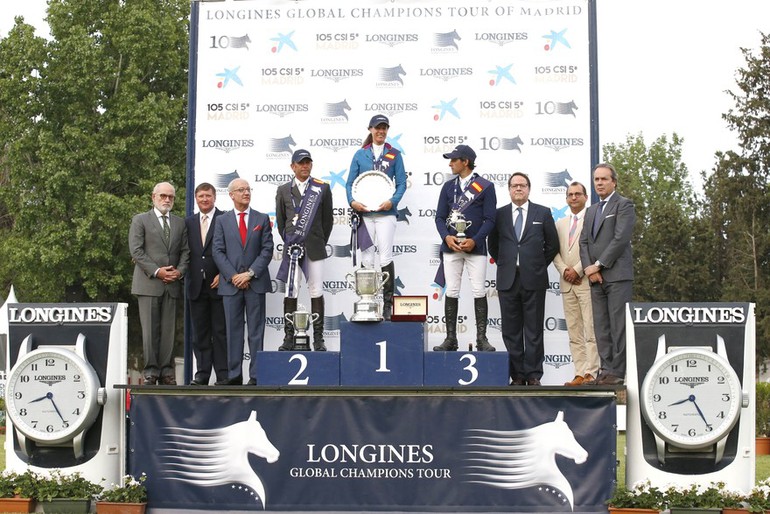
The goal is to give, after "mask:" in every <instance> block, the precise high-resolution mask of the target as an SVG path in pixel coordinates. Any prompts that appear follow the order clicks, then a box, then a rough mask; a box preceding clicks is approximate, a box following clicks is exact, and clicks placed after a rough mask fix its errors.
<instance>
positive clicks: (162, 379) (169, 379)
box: [160, 375, 176, 386]
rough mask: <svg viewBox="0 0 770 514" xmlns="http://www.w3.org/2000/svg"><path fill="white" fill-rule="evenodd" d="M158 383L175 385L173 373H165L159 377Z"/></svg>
mask: <svg viewBox="0 0 770 514" xmlns="http://www.w3.org/2000/svg"><path fill="white" fill-rule="evenodd" d="M160 383H161V384H163V385H165V386H175V385H176V378H174V376H173V375H166V376H165V377H160Z"/></svg>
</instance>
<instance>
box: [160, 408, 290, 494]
mask: <svg viewBox="0 0 770 514" xmlns="http://www.w3.org/2000/svg"><path fill="white" fill-rule="evenodd" d="M161 437H162V445H161V450H160V452H159V453H160V454H161V456H162V457H163V461H164V462H166V463H167V468H166V469H165V474H166V476H165V478H168V479H170V480H179V481H182V482H187V483H188V484H194V485H197V486H203V487H212V486H216V485H223V484H232V483H238V484H243V485H244V486H246V487H248V488H250V489H252V490H253V491H254V493H255V494H256V495H257V497H258V498H259V500H260V502H262V508H263V509H264V508H265V505H266V504H267V500H266V497H265V487H264V485H263V484H262V481H261V480H260V479H259V477H258V476H257V474H256V473H255V472H254V470H253V469H252V468H251V465H250V464H249V455H248V454H249V453H253V454H254V455H256V456H258V457H261V458H263V459H265V460H266V461H267V462H269V463H271V464H272V463H273V462H276V461H277V460H278V457H279V456H280V452H279V451H278V450H277V449H276V447H275V446H273V444H272V443H271V442H270V440H269V439H268V438H267V434H266V433H265V430H264V429H263V428H262V425H261V424H260V423H259V421H257V411H251V414H250V415H249V419H248V420H246V421H241V422H240V423H236V424H234V425H230V426H229V427H224V428H215V429H196V428H178V427H168V428H166V429H164V430H163V435H162V436H161Z"/></svg>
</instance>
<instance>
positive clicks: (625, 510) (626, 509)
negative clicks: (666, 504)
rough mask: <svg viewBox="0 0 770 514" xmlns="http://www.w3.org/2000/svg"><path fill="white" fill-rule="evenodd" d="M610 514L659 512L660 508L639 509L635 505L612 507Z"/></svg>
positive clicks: (653, 513)
mask: <svg viewBox="0 0 770 514" xmlns="http://www.w3.org/2000/svg"><path fill="white" fill-rule="evenodd" d="M609 510H610V514H659V513H660V511H659V510H658V509H637V508H634V507H620V508H618V507H610V509H609Z"/></svg>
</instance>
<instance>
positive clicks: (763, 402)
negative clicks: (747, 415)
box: [755, 382, 770, 437]
mask: <svg viewBox="0 0 770 514" xmlns="http://www.w3.org/2000/svg"><path fill="white" fill-rule="evenodd" d="M755 402H756V420H755V423H756V430H757V432H756V436H757V437H768V436H770V383H767V382H757V397H756V400H755Z"/></svg>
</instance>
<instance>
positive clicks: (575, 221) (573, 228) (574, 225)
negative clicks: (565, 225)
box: [569, 214, 578, 246]
mask: <svg viewBox="0 0 770 514" xmlns="http://www.w3.org/2000/svg"><path fill="white" fill-rule="evenodd" d="M577 224H578V217H577V214H575V215H574V216H572V226H571V227H570V229H569V245H570V246H572V243H574V242H575V232H577Z"/></svg>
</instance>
